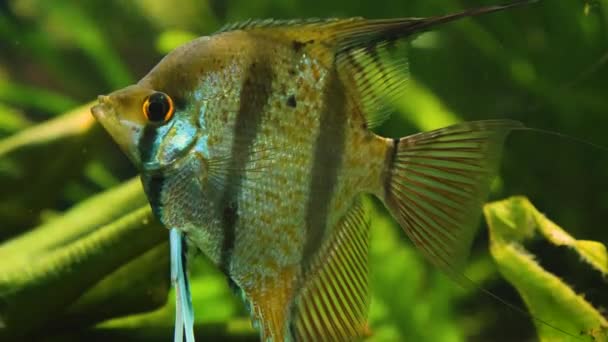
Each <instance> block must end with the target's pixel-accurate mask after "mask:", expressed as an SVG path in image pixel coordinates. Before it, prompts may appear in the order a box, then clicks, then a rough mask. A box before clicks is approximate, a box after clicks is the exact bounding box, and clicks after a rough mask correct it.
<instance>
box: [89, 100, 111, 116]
mask: <svg viewBox="0 0 608 342" xmlns="http://www.w3.org/2000/svg"><path fill="white" fill-rule="evenodd" d="M109 109H110V99H109V96H106V95H99V96H98V97H97V104H96V105H95V106H93V107H92V108H91V114H93V116H94V117H95V119H97V120H101V119H103V118H104V117H105V116H106V115H107V113H108V111H109Z"/></svg>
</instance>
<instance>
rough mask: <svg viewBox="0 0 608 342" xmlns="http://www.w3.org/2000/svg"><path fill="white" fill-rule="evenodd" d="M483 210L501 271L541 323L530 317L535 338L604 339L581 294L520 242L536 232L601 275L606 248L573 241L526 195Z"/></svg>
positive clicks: (601, 324)
mask: <svg viewBox="0 0 608 342" xmlns="http://www.w3.org/2000/svg"><path fill="white" fill-rule="evenodd" d="M484 214H485V218H486V221H487V223H488V226H489V229H490V252H491V254H492V257H493V258H494V260H495V262H496V264H497V266H498V269H499V271H500V273H501V274H502V275H503V276H504V277H505V278H506V280H507V281H509V282H510V283H511V284H512V285H513V286H514V287H515V288H516V289H517V291H518V292H519V294H520V295H521V297H522V298H523V300H524V302H525V303H526V306H527V307H528V309H529V310H530V313H531V314H532V315H533V316H534V317H536V318H538V319H542V320H543V321H544V322H541V321H540V320H538V319H537V320H535V321H534V323H535V325H536V329H537V333H538V337H539V339H540V340H541V341H558V340H559V341H563V340H565V339H566V340H567V339H574V338H575V337H576V338H578V337H580V338H581V339H583V340H589V341H591V340H593V341H606V340H607V339H608V321H607V320H606V318H605V317H603V316H602V315H601V314H600V312H599V311H598V310H597V309H596V308H594V307H593V306H592V305H591V304H590V303H589V302H587V301H586V300H585V298H584V297H583V296H582V295H579V294H577V293H576V292H575V291H574V290H572V288H570V287H569V286H568V285H567V284H565V283H564V282H563V281H562V280H561V279H559V278H558V277H556V276H555V275H553V274H552V273H550V272H548V271H546V270H545V269H543V268H542V267H541V266H540V265H539V264H538V262H537V261H536V260H535V257H534V255H532V254H530V253H529V252H528V251H527V250H526V249H525V247H524V245H523V243H524V242H526V241H527V240H530V239H532V238H533V237H535V236H537V235H540V236H541V237H542V238H544V239H546V240H547V241H549V242H550V243H552V244H554V245H557V246H561V245H565V246H568V247H570V248H572V249H573V250H574V251H576V252H577V253H579V255H581V257H582V260H584V261H586V262H588V263H589V264H590V265H592V266H593V268H595V269H596V270H598V271H599V272H601V273H602V274H605V273H606V260H607V255H606V248H605V246H604V245H602V244H601V243H599V242H594V241H582V240H576V239H575V238H573V237H572V236H570V235H569V234H568V233H567V232H566V231H565V230H564V229H562V228H560V227H559V226H557V225H556V224H555V223H553V222H551V221H550V220H549V219H547V218H546V217H545V216H544V215H542V214H541V213H539V212H538V211H537V210H536V208H534V206H533V205H532V204H531V203H530V201H528V199H527V198H525V197H511V198H509V199H506V200H503V201H498V202H492V203H489V204H487V205H486V206H485V207H484ZM556 328H558V329H560V330H562V331H559V330H558V329H556ZM563 331H565V332H567V333H569V334H571V336H568V335H567V334H566V333H564V332H563Z"/></svg>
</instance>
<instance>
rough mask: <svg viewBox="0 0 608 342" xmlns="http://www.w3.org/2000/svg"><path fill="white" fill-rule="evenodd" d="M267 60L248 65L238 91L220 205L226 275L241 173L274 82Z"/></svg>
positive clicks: (221, 265)
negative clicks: (226, 172)
mask: <svg viewBox="0 0 608 342" xmlns="http://www.w3.org/2000/svg"><path fill="white" fill-rule="evenodd" d="M274 77H275V75H274V73H273V71H272V68H271V65H270V61H268V60H259V61H257V63H256V62H253V63H251V64H250V65H249V68H248V69H247V71H246V73H245V78H244V81H243V85H242V87H241V94H240V107H239V111H238V113H237V116H236V119H235V124H234V132H233V142H232V151H231V153H230V163H229V166H228V175H227V178H226V183H225V184H226V187H225V189H224V192H223V194H222V198H221V200H220V205H221V208H222V213H223V215H222V226H223V232H224V237H223V242H222V251H221V256H220V267H221V268H222V270H223V271H224V272H226V274H228V270H229V265H230V258H231V257H232V250H233V249H234V239H235V235H236V231H235V230H236V224H237V222H238V202H237V199H238V198H239V194H240V191H241V186H242V181H243V178H242V177H243V173H244V170H245V168H246V166H247V161H248V159H249V155H250V150H251V146H252V145H253V143H254V142H255V139H256V136H257V134H258V130H259V127H260V124H261V123H262V117H263V114H264V107H265V106H266V104H267V103H268V102H269V101H268V99H269V98H270V96H271V92H272V82H273V81H274Z"/></svg>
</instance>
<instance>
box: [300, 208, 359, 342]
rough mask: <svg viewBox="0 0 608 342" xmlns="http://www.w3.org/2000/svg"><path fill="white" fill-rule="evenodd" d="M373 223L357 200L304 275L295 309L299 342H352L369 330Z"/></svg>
mask: <svg viewBox="0 0 608 342" xmlns="http://www.w3.org/2000/svg"><path fill="white" fill-rule="evenodd" d="M368 234H369V220H368V219H367V218H366V216H365V213H364V210H363V207H362V205H361V203H360V202H359V201H356V202H355V203H353V205H352V206H351V208H350V209H349V211H348V212H347V213H346V214H345V215H344V217H343V218H342V219H341V220H340V222H339V223H338V224H337V226H336V227H334V229H333V230H332V235H331V236H330V237H329V239H328V240H327V243H326V246H324V248H323V249H321V250H320V251H319V253H318V255H317V256H316V257H315V259H314V260H313V262H312V263H311V267H310V269H309V270H308V271H307V273H306V276H305V277H306V279H304V282H303V286H302V288H301V290H300V293H299V294H298V296H297V298H296V301H295V305H294V307H293V311H292V315H293V316H292V320H291V326H290V330H291V334H292V335H293V337H294V338H295V340H296V341H350V340H353V339H354V338H356V337H361V336H362V335H363V334H365V332H366V317H367V309H368V302H369V299H368V271H367V267H368V265H367V259H368Z"/></svg>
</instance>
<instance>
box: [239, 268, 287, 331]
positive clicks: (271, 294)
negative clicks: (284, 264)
mask: <svg viewBox="0 0 608 342" xmlns="http://www.w3.org/2000/svg"><path fill="white" fill-rule="evenodd" d="M297 274H298V273H297V269H296V267H295V266H294V267H288V268H284V269H281V270H279V271H277V276H276V277H275V278H274V279H273V280H272V281H269V282H265V283H264V284H260V285H259V286H256V287H253V288H250V289H242V291H243V293H244V295H245V297H246V298H245V300H246V301H247V303H248V304H249V305H250V312H251V316H252V320H253V322H254V325H255V326H256V328H259V329H260V334H261V341H275V342H279V341H286V340H288V338H287V336H288V332H287V331H286V327H287V321H288V317H289V308H290V306H291V303H292V301H293V297H294V285H295V284H296V282H295V280H296V276H297Z"/></svg>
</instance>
